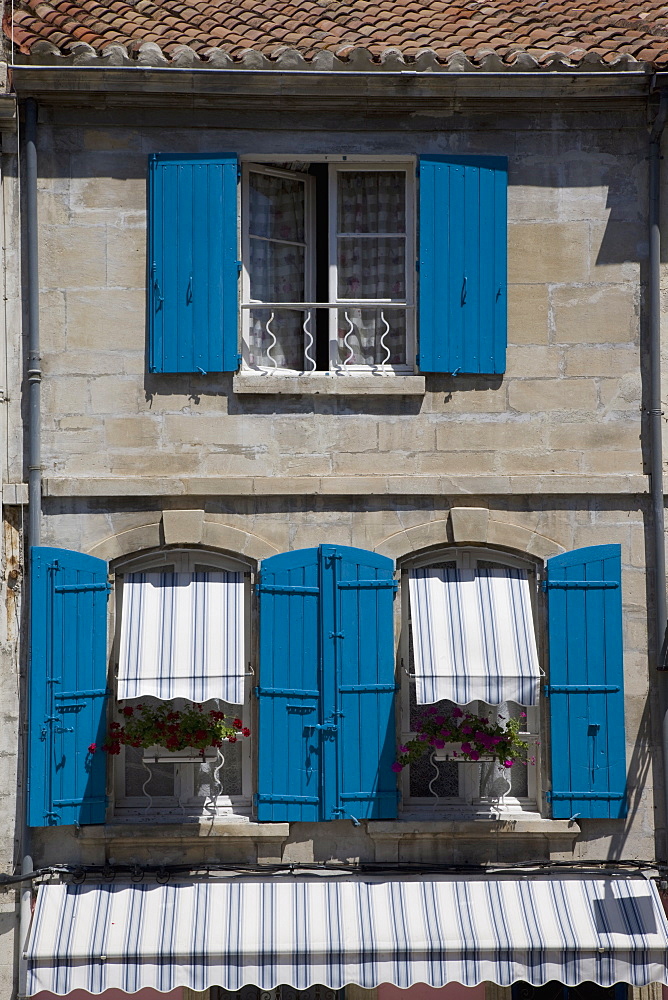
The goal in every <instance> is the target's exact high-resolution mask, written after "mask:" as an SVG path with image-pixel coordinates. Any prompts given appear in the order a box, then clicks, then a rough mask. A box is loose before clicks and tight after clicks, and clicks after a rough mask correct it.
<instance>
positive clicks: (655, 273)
mask: <svg viewBox="0 0 668 1000" xmlns="http://www.w3.org/2000/svg"><path fill="white" fill-rule="evenodd" d="M667 116H668V92H666V91H662V92H661V101H660V104H659V110H658V113H657V115H656V118H655V119H654V122H653V124H652V131H651V134H650V139H649V366H650V375H649V378H650V398H649V451H650V454H649V461H650V495H651V501H652V531H653V538H652V543H653V550H654V551H653V555H654V574H655V575H654V581H655V586H654V590H655V602H656V603H655V635H654V648H655V657H656V660H655V662H656V665H657V667H658V669H659V670H660V671H663V673H662V678H661V680H662V683H661V691H660V696H661V699H662V712H663V716H662V721H661V747H662V757H663V761H662V763H663V804H664V817H665V825H666V830H665V836H666V837H668V674H666V673H665V670H666V666H667V664H666V662H665V650H664V643H665V634H666V550H665V535H664V532H665V527H664V496H663V440H662V438H663V427H662V421H663V414H662V410H661V219H660V210H661V136H662V134H663V129H664V126H665V124H666V117H667ZM667 849H668V848H667V847H666V846H664V851H666V850H667Z"/></svg>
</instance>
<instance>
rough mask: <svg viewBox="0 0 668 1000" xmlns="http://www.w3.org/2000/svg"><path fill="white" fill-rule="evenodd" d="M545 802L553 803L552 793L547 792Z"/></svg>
mask: <svg viewBox="0 0 668 1000" xmlns="http://www.w3.org/2000/svg"><path fill="white" fill-rule="evenodd" d="M545 801H546V802H552V792H545Z"/></svg>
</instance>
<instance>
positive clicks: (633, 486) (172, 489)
mask: <svg viewBox="0 0 668 1000" xmlns="http://www.w3.org/2000/svg"><path fill="white" fill-rule="evenodd" d="M391 464H392V457H391V456H389V455H388V465H391ZM398 464H400V462H398ZM447 464H448V456H447V454H444V455H443V467H444V471H445V469H446V468H447ZM43 492H44V496H45V497H140V496H151V497H153V496H159V497H170V496H173V497H186V496H189V497H196V496H292V495H301V496H372V495H373V496H383V495H384V496H396V495H404V496H406V495H410V496H509V495H517V494H519V493H521V494H525V495H526V494H547V495H563V494H580V495H616V494H620V493H621V494H626V495H628V494H644V493H647V478H646V477H645V476H639V475H632V474H629V475H623V474H622V475H607V476H606V475H598V476H591V475H583V474H580V475H563V476H562V475H555V474H545V475H529V476H496V475H491V476H448V475H445V474H444V475H442V476H439V475H391V474H389V475H380V476H228V477H225V478H221V477H216V476H210V477H205V476H193V477H181V476H179V477H167V476H165V477H152V476H126V477H122V476H108V477H94V476H90V477H86V478H83V477H79V476H77V477H74V476H47V477H46V478H45V479H44V484H43Z"/></svg>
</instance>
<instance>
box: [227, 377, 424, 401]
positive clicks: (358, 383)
mask: <svg viewBox="0 0 668 1000" xmlns="http://www.w3.org/2000/svg"><path fill="white" fill-rule="evenodd" d="M232 390H233V392H236V393H243V394H249V395H254V396H273V395H279V396H319V395H321V396H424V394H425V380H424V375H326V374H315V375H307V374H304V375H257V374H255V372H242V373H241V374H239V375H235V376H234V377H233V379H232Z"/></svg>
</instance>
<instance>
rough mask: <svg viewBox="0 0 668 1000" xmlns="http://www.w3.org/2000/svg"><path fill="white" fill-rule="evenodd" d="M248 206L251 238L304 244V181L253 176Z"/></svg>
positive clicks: (251, 175) (261, 175)
mask: <svg viewBox="0 0 668 1000" xmlns="http://www.w3.org/2000/svg"><path fill="white" fill-rule="evenodd" d="M248 204H249V231H250V234H251V236H262V237H264V238H265V239H268V240H269V239H271V240H289V241H290V242H292V243H303V242H304V228H305V227H304V218H305V186H304V181H302V180H298V179H297V178H295V179H294V180H293V179H292V178H291V177H273V176H272V175H271V174H256V173H251V174H250V191H249V200H248Z"/></svg>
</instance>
